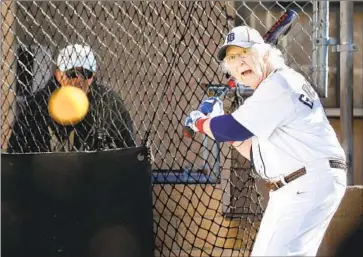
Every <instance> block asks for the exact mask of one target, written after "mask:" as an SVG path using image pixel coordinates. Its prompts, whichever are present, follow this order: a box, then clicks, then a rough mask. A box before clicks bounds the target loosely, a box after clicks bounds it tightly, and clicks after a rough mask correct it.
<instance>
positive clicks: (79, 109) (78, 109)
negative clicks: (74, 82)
mask: <svg viewBox="0 0 363 257" xmlns="http://www.w3.org/2000/svg"><path fill="white" fill-rule="evenodd" d="M88 108H89V101H88V98H87V95H86V94H85V93H84V91H83V90H82V89H80V88H77V87H73V86H62V87H60V88H58V89H57V90H55V91H54V92H53V94H52V95H51V96H50V99H49V102H48V110H49V114H50V116H51V117H52V119H54V120H55V121H56V122H58V123H59V124H61V125H72V124H77V123H78V122H80V121H81V120H83V119H84V117H85V116H86V114H87V112H88Z"/></svg>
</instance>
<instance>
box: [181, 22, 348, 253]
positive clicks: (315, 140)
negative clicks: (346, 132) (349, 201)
mask: <svg viewBox="0 0 363 257" xmlns="http://www.w3.org/2000/svg"><path fill="white" fill-rule="evenodd" d="M218 59H219V60H220V61H222V62H223V65H224V66H225V68H226V69H227V71H228V72H229V73H230V74H231V76H233V77H234V79H236V81H237V82H239V83H241V84H244V85H246V86H249V87H251V88H253V89H254V90H255V91H254V94H253V95H252V96H251V97H249V98H248V99H247V100H246V101H245V102H244V104H243V105H242V106H240V107H239V108H238V109H237V110H236V111H234V112H233V113H231V114H228V115H224V112H223V103H222V102H221V101H220V100H219V99H217V98H208V99H206V100H204V101H203V102H202V103H201V105H200V107H199V109H198V110H196V111H192V112H191V113H190V115H189V116H188V117H187V119H186V121H185V125H186V126H189V127H190V128H192V129H193V130H194V131H195V132H200V133H205V134H207V135H208V136H209V137H211V138H214V139H215V140H216V141H218V142H231V143H232V144H233V146H235V147H236V149H237V150H238V151H239V152H240V153H241V154H242V155H244V156H245V157H246V158H247V159H249V160H251V163H253V165H254V168H255V170H256V171H257V173H258V174H259V175H260V176H261V177H262V178H263V179H265V180H266V181H268V182H269V185H270V188H271V191H270V200H269V202H268V206H267V208H266V211H265V214H264V216H263V219H262V222H261V226H260V230H259V233H258V235H257V238H256V241H255V244H254V247H253V250H252V253H251V255H252V256H315V255H316V253H317V251H318V248H319V245H320V243H321V241H322V239H323V236H324V234H325V231H326V229H327V227H328V224H329V222H330V220H331V219H332V217H333V215H334V213H335V212H336V210H337V208H338V206H339V204H340V202H341V200H342V197H343V195H344V193H345V189H346V165H345V153H344V151H343V149H342V147H341V146H340V144H339V141H338V139H337V137H336V134H335V132H334V130H333V128H332V127H331V125H330V124H329V121H328V119H327V117H326V115H325V112H324V109H323V106H322V104H321V102H320V100H319V97H318V95H317V94H316V92H315V91H314V90H313V88H312V87H311V86H310V84H309V83H308V82H307V81H306V79H305V78H304V77H303V76H302V75H301V74H299V73H298V72H296V71H295V70H293V69H292V68H290V67H288V66H287V65H286V64H285V63H284V59H283V57H282V54H281V52H280V51H279V50H278V49H276V48H274V47H273V46H271V45H268V44H265V43H264V41H263V38H262V37H261V35H260V34H259V33H258V32H257V31H256V30H254V29H252V28H250V27H247V26H239V27H236V28H234V29H233V30H232V31H231V32H230V33H229V34H228V35H227V38H226V41H225V44H224V45H223V47H222V48H221V49H220V51H219V52H218ZM201 110H203V112H202V111H201ZM206 110H208V111H207V112H206ZM203 113H209V114H208V115H207V116H206V115H205V114H203Z"/></svg>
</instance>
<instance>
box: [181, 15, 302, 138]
mask: <svg viewBox="0 0 363 257" xmlns="http://www.w3.org/2000/svg"><path fill="white" fill-rule="evenodd" d="M297 17H298V14H297V12H295V11H294V10H291V9H290V10H287V11H286V12H284V14H283V15H282V16H281V17H280V18H279V19H278V20H277V21H276V22H275V23H274V24H273V25H272V27H271V28H270V29H269V30H268V31H267V32H266V33H265V34H264V35H263V40H264V41H265V42H266V43H268V44H271V45H277V44H278V41H279V39H281V38H282V37H284V36H285V35H287V34H288V33H289V32H290V30H291V28H292V25H293V23H294V21H295V20H296V19H297ZM227 78H229V76H227ZM232 87H233V85H230V83H227V86H226V89H225V90H223V91H222V92H221V94H223V93H225V91H227V90H228V89H229V88H232ZM219 96H220V95H217V97H219ZM183 134H184V136H185V137H188V138H193V137H194V134H195V132H194V131H193V130H192V129H191V128H190V127H186V126H185V127H184V129H183Z"/></svg>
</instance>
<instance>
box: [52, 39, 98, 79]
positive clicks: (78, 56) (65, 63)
mask: <svg viewBox="0 0 363 257" xmlns="http://www.w3.org/2000/svg"><path fill="white" fill-rule="evenodd" d="M57 66H58V68H59V69H60V70H61V71H65V70H69V69H72V68H74V67H83V68H85V69H87V70H90V71H93V72H96V69H97V65H96V58H95V55H94V54H93V52H92V49H91V48H90V47H89V46H87V45H79V44H75V45H68V46H67V47H65V48H63V49H62V50H60V52H59V55H58V58H57Z"/></svg>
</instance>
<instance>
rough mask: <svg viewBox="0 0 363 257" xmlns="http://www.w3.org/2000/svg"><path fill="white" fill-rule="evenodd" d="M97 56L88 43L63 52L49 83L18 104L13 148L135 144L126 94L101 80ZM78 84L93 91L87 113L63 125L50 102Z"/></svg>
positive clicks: (63, 148)
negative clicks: (59, 92) (54, 116)
mask: <svg viewBox="0 0 363 257" xmlns="http://www.w3.org/2000/svg"><path fill="white" fill-rule="evenodd" d="M96 71H97V65H96V58H95V55H94V53H93V51H92V49H91V48H90V47H89V46H87V45H80V44H73V45H68V46H66V47H65V48H64V49H62V50H61V51H60V52H59V55H58V57H57V67H56V69H55V72H54V75H53V76H52V77H51V78H50V79H49V81H48V82H47V83H46V85H45V87H44V88H42V89H40V90H39V91H37V92H35V93H34V94H33V95H32V96H30V97H28V98H27V99H26V101H22V102H20V103H19V104H18V106H19V113H18V115H17V116H16V119H15V121H14V124H13V126H12V134H11V136H10V138H9V141H8V152H9V153H28V152H52V151H82V150H88V151H92V150H100V149H114V148H124V147H132V146H135V140H134V135H133V122H132V120H131V117H130V114H129V112H128V110H127V109H126V107H125V105H124V103H123V101H122V99H121V97H120V96H119V95H118V94H117V93H116V92H114V91H112V90H111V89H110V88H107V87H105V86H104V85H102V84H100V83H99V82H98V81H97V76H96V74H97V72H96ZM67 85H72V86H76V87H79V88H81V89H82V90H84V92H85V93H86V94H87V97H88V100H89V103H90V107H89V111H88V113H87V115H86V116H85V118H84V119H83V120H82V121H81V122H79V123H77V124H74V125H68V126H63V125H60V124H58V123H57V122H55V121H54V120H53V119H52V118H51V116H50V115H49V113H48V101H49V98H50V96H51V94H52V93H53V92H54V91H55V90H56V89H57V88H59V87H62V86H67Z"/></svg>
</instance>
